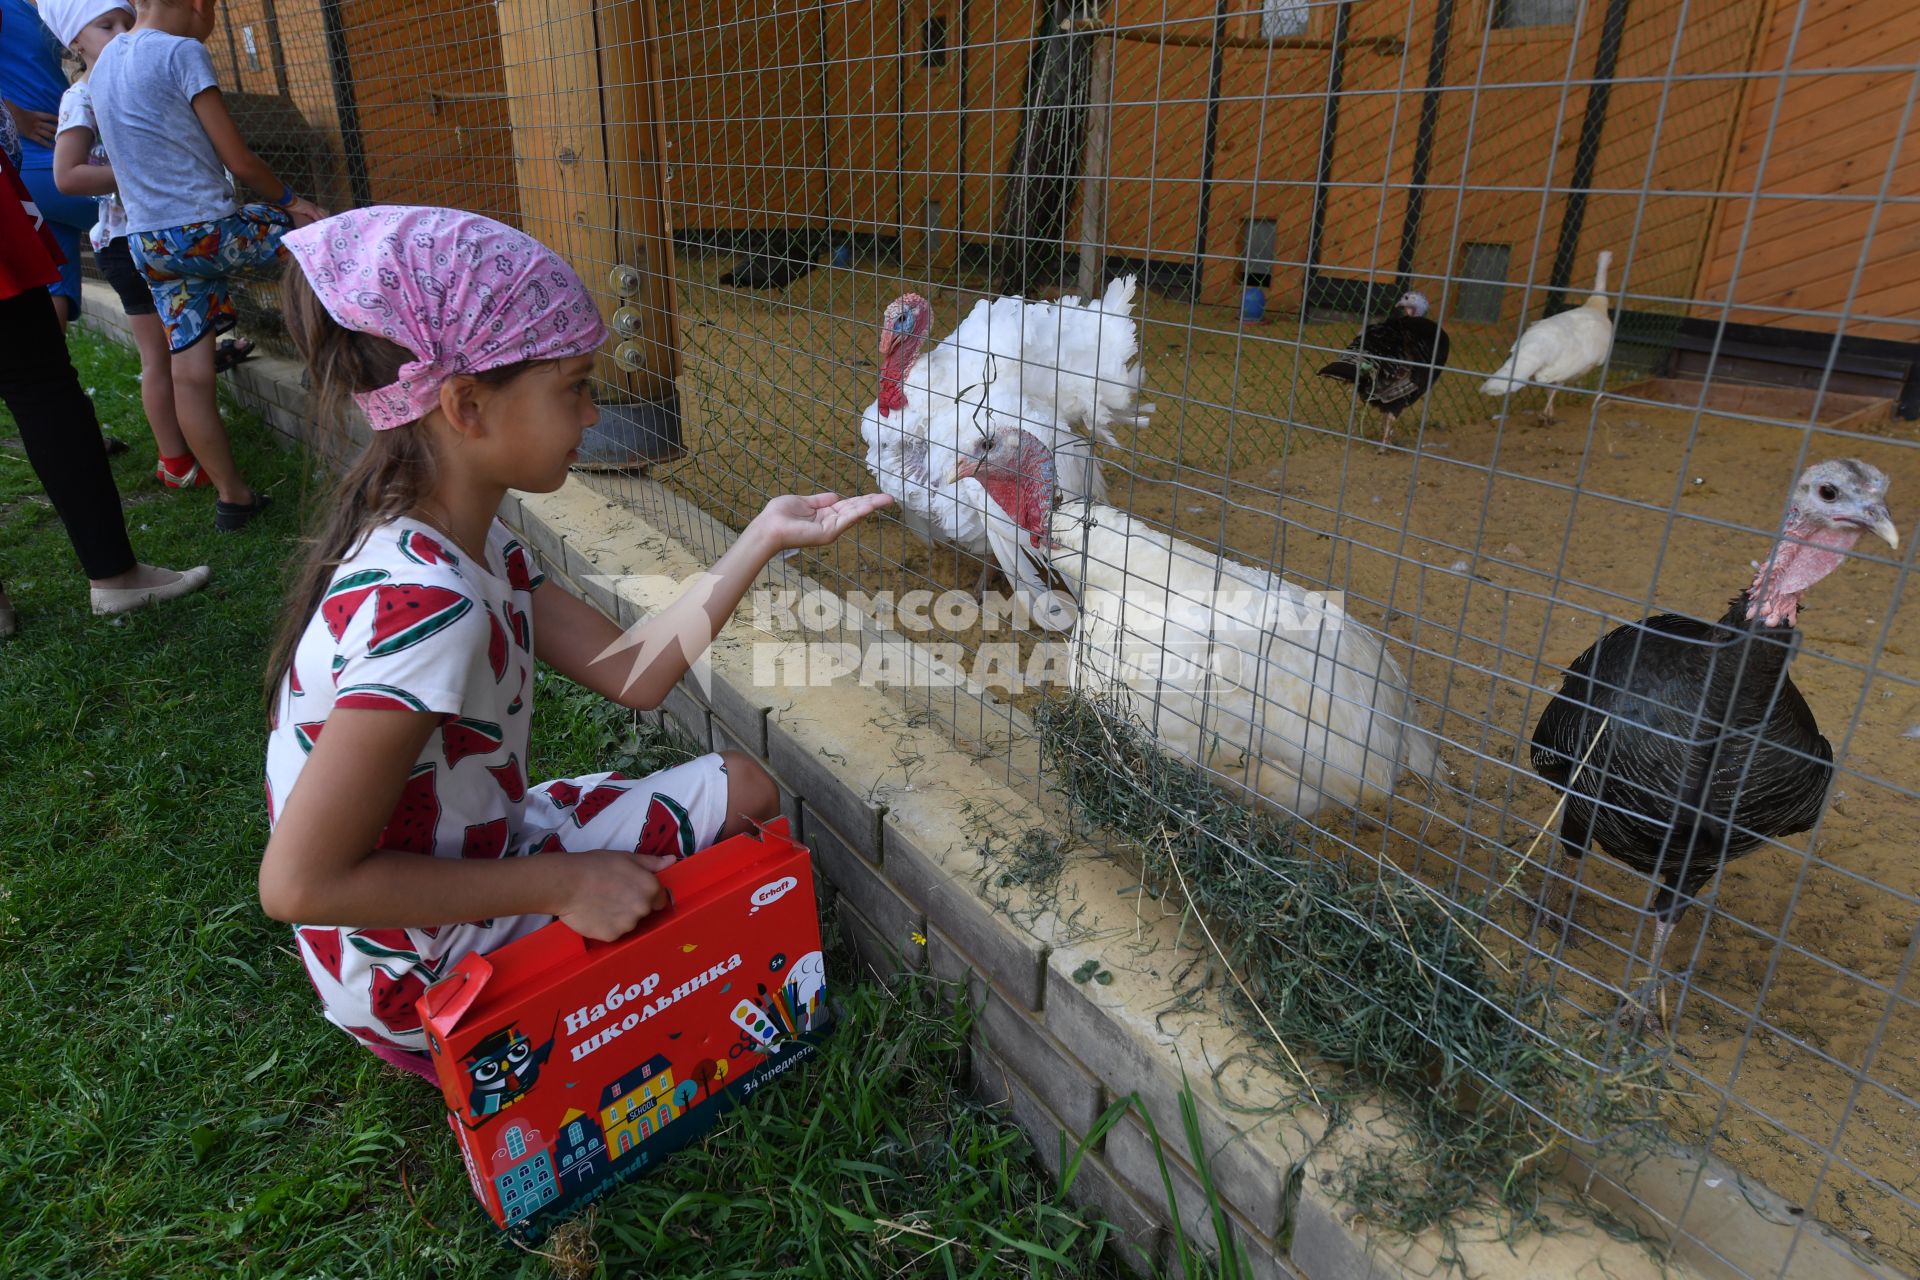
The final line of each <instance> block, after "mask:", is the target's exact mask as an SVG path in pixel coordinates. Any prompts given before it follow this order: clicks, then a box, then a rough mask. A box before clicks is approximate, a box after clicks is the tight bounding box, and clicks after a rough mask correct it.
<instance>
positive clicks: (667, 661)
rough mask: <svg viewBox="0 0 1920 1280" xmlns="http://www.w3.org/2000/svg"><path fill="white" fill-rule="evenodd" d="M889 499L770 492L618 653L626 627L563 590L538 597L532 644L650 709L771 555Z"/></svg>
mask: <svg viewBox="0 0 1920 1280" xmlns="http://www.w3.org/2000/svg"><path fill="white" fill-rule="evenodd" d="M891 501H893V500H892V499H891V498H889V497H887V495H885V494H883V493H870V494H864V495H862V496H860V497H855V498H842V497H840V495H838V494H834V493H819V494H813V495H811V496H809V497H799V496H796V495H788V496H786V497H780V498H775V499H773V501H771V502H769V503H768V504H767V506H766V510H764V511H762V512H761V513H760V514H759V515H758V516H756V517H754V519H753V522H752V523H750V524H749V525H748V526H747V527H746V530H745V531H744V532H743V533H742V534H741V535H740V536H739V537H738V538H737V539H735V540H734V544H733V546H731V547H730V548H728V549H727V552H726V554H725V555H723V556H721V557H720V559H719V560H718V561H717V562H716V563H715V564H714V566H713V568H711V569H709V570H707V571H706V572H705V573H703V574H701V575H700V576H699V577H698V578H696V579H694V580H693V582H692V583H691V584H690V585H689V586H688V587H687V589H686V590H685V591H683V592H681V594H680V597H679V599H677V600H675V601H674V602H673V603H672V604H670V605H668V606H667V607H666V608H665V609H663V610H661V611H660V612H659V613H658V614H656V615H655V616H654V617H652V618H649V619H647V620H646V621H645V622H643V623H641V624H640V625H639V626H637V627H635V628H634V629H633V634H631V635H630V636H628V637H627V641H628V643H626V644H624V645H622V646H620V648H619V649H618V650H617V651H615V652H613V653H607V652H606V650H607V649H608V647H609V646H610V645H612V644H613V643H614V642H615V641H617V640H619V639H620V638H621V632H620V628H619V627H617V626H615V625H614V624H613V623H612V622H609V621H608V620H607V619H606V617H605V616H604V615H602V614H601V613H600V611H599V610H597V609H594V608H593V607H591V606H590V605H586V604H583V603H581V602H580V601H578V600H576V599H574V598H573V597H572V596H570V595H568V594H567V593H566V592H565V591H563V590H561V589H559V588H557V587H547V586H543V587H541V588H540V589H539V590H538V591H536V592H534V595H533V611H534V650H535V652H536V653H537V654H538V656H539V658H540V660H541V661H542V662H545V663H547V664H548V665H549V666H551V667H553V668H554V669H555V670H557V671H559V672H560V673H561V674H562V675H564V676H567V677H568V678H569V679H572V680H576V681H578V682H579V683H581V684H583V685H585V686H587V688H589V689H592V690H593V691H594V692H595V693H598V694H600V695H601V696H602V697H605V698H609V699H611V700H613V701H614V702H617V703H619V704H620V705H621V706H624V707H632V708H634V709H635V710H638V711H648V710H651V709H653V708H654V707H657V706H659V705H660V703H661V700H662V699H664V698H665V697H666V696H667V691H668V690H669V689H671V688H673V686H674V685H675V684H677V683H678V682H679V680H680V678H681V677H682V676H684V675H686V674H687V670H688V669H689V668H690V667H692V665H693V663H694V661H695V660H696V659H697V658H699V656H700V654H701V653H702V652H703V651H704V650H705V649H706V647H707V646H708V645H709V644H711V643H712V642H713V638H714V637H715V636H716V635H719V634H720V628H722V627H724V626H726V625H727V619H728V618H731V617H732V616H733V611H734V610H735V609H736V608H738V607H739V605H740V601H741V599H742V598H743V597H744V596H745V595H746V594H747V590H748V588H749V587H751V586H752V585H753V580H754V579H755V578H756V577H758V576H759V574H760V571H761V570H762V569H764V568H766V565H767V561H769V560H771V559H772V558H773V557H774V556H775V555H778V554H779V553H780V552H782V551H785V550H787V549H789V548H792V547H815V546H822V545H824V544H826V543H829V542H832V541H833V540H834V539H835V538H837V537H839V536H840V535H841V534H842V533H844V532H846V530H847V529H849V528H850V527H852V526H853V525H854V524H855V523H856V522H858V521H859V520H861V519H863V518H864V517H866V516H867V515H868V514H870V513H871V512H874V511H878V510H879V509H880V508H882V507H884V506H886V505H887V504H888V503H889V502H891ZM602 654H605V656H604V657H603V656H601V655H602Z"/></svg>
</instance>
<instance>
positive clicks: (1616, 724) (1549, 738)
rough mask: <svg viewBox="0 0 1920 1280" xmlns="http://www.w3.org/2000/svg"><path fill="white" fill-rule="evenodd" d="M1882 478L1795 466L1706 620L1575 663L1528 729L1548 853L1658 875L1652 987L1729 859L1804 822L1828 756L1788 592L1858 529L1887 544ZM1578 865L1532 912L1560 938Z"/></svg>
mask: <svg viewBox="0 0 1920 1280" xmlns="http://www.w3.org/2000/svg"><path fill="white" fill-rule="evenodd" d="M1886 493H1887V478H1886V476H1884V475H1882V474H1881V473H1880V472H1879V471H1878V470H1876V469H1875V468H1873V467H1870V466H1868V465H1867V464H1866V463H1864V462H1859V461H1855V460H1853V459H1848V458H1843V459H1839V460H1837V461H1830V462H1821V463H1816V464H1815V465H1813V466H1811V467H1809V468H1807V469H1806V471H1804V472H1803V473H1802V474H1801V476H1800V480H1799V483H1798V484H1797V485H1796V486H1795V487H1794V492H1793V501H1792V505H1791V506H1790V507H1789V508H1788V511H1787V517H1786V524H1785V529H1784V534H1783V536H1782V538H1781V540H1780V542H1779V543H1778V545H1776V546H1775V547H1774V549H1773V552H1772V554H1771V555H1769V556H1768V558H1767V560H1766V561H1765V562H1764V563H1763V564H1761V566H1760V568H1759V572H1758V573H1757V574H1756V575H1755V576H1754V579H1753V582H1752V584H1751V585H1750V586H1748V587H1747V589H1746V590H1745V591H1742V592H1741V593H1740V595H1739V596H1738V597H1737V598H1736V599H1735V600H1734V601H1733V603H1732V605H1731V606H1730V607H1729V608H1728V609H1727V612H1726V613H1725V614H1724V615H1723V616H1722V617H1721V618H1720V620H1719V621H1718V622H1703V621H1701V620H1700V619H1698V618H1689V617H1684V616H1681V615H1679V614H1671V613H1667V614H1661V615H1659V616H1658V617H1653V618H1649V619H1647V620H1646V621H1645V622H1642V623H1639V624H1637V625H1627V626H1620V627H1616V628H1614V629H1613V630H1612V631H1610V632H1608V633H1607V634H1606V635H1605V636H1604V637H1602V638H1601V640H1600V641H1599V643H1597V644H1595V645H1594V646H1593V647H1592V648H1590V649H1588V650H1587V651H1586V652H1585V653H1583V654H1581V655H1580V656H1579V657H1578V658H1577V659H1575V660H1574V663H1573V666H1572V667H1570V668H1569V669H1568V671H1567V676H1566V679H1565V681H1564V682H1563V683H1562V684H1561V686H1560V693H1559V695H1558V696H1557V697H1555V698H1554V700H1553V703H1552V705H1550V706H1548V708H1547V709H1546V711H1545V713H1543V714H1542V715H1541V717H1540V722H1539V723H1538V724H1536V725H1535V726H1534V729H1533V767H1534V769H1535V770H1537V771H1538V772H1539V774H1540V775H1541V776H1542V777H1543V778H1545V779H1546V780H1547V781H1548V782H1551V783H1553V784H1554V786H1556V787H1558V788H1560V789H1562V790H1563V791H1564V792H1565V808H1564V811H1563V813H1562V815H1561V819H1560V847H1561V850H1562V852H1563V853H1565V855H1566V856H1567V857H1568V858H1570V859H1575V860H1577V859H1579V858H1580V857H1581V856H1582V855H1583V854H1585V853H1586V852H1587V851H1588V850H1589V849H1590V848H1593V847H1594V846H1596V845H1597V846H1599V847H1600V848H1601V849H1602V850H1604V851H1605V852H1606V853H1608V854H1609V855H1611V856H1612V857H1614V858H1616V859H1618V860H1619V861H1621V862H1624V863H1626V864H1627V865H1628V866H1630V867H1632V868H1634V869H1635V870H1637V871H1640V872H1642V873H1644V874H1646V875H1647V876H1649V877H1657V878H1658V879H1659V881H1660V882H1661V883H1660V887H1659V889H1658V892H1657V893H1656V895H1655V898H1654V902H1653V914H1654V935H1653V938H1654V941H1653V947H1654V957H1653V970H1654V978H1655V983H1654V984H1650V985H1657V983H1658V981H1659V974H1660V954H1661V951H1662V949H1663V948H1664V947H1665V946H1666V942H1667V937H1668V935H1669V934H1670V933H1671V932H1672V930H1673V924H1674V921H1676V920H1677V919H1679V917H1680V915H1681V914H1682V913H1683V912H1684V911H1685V910H1686V909H1687V907H1688V906H1689V905H1691V903H1692V901H1693V898H1694V896H1695V895H1696V894H1697V893H1698V892H1699V891H1700V889H1701V887H1702V886H1703V885H1705V884H1706V883H1707V881H1709V880H1711V879H1713V877H1714V875H1715V873H1716V872H1718V871H1719V870H1720V868H1721V867H1722V866H1723V865H1724V864H1725V863H1726V862H1727V861H1728V860H1729V859H1732V858H1737V857H1739V856H1741V855H1742V854H1745V853H1749V852H1751V851H1752V850H1754V849H1756V848H1758V847H1760V845H1762V844H1764V843H1766V842H1767V841H1769V840H1774V839H1778V838H1780V837H1782V836H1790V835H1795V834H1797V833H1799V832H1802V831H1806V830H1808V829H1809V828H1811V827H1812V826H1813V824H1814V822H1815V821H1816V820H1817V819H1818V818H1819V816H1820V810H1821V808H1822V806H1823V805H1824V804H1825V803H1826V796H1827V784H1828V783H1829V782H1830V781H1831V780H1832V777H1833V748H1832V747H1831V746H1830V745H1829V744H1828V743H1827V740H1826V739H1825V738H1824V737H1822V736H1821V734H1820V726H1819V725H1818V724H1817V723H1816V722H1815V721H1814V717H1813V712H1812V710H1811V709H1809V708H1808V706H1807V701H1806V699H1805V698H1803V697H1801V696H1800V690H1799V689H1797V688H1795V687H1794V683H1793V677H1792V676H1791V675H1790V674H1789V673H1788V671H1787V666H1788V662H1789V661H1790V659H1791V658H1792V656H1793V651H1794V649H1795V648H1796V646H1797V644H1798V642H1799V634H1800V633H1799V632H1798V631H1796V630H1795V629H1794V626H1795V622H1796V620H1797V617H1798V613H1799V607H1800V596H1801V594H1802V593H1803V592H1805V591H1806V590H1807V588H1809V587H1811V586H1812V585H1813V584H1814V583H1816V582H1818V581H1819V580H1820V579H1821V578H1823V577H1825V576H1826V575H1827V574H1828V573H1831V572H1832V571H1833V569H1834V568H1835V567H1836V566H1838V565H1839V564H1840V562H1841V561H1842V560H1843V559H1845V558H1846V553H1847V552H1848V551H1849V550H1851V549H1852V547H1853V544H1854V543H1855V542H1856V541H1858V540H1859V538H1860V535H1861V534H1862V533H1874V534H1877V535H1878V536H1880V537H1881V538H1884V539H1885V540H1886V541H1887V543H1888V545H1890V546H1893V547H1895V548H1898V546H1899V544H1900V536H1899V533H1898V531H1897V530H1896V529H1895V528H1894V525H1893V519H1892V517H1891V516H1889V515H1888V514H1887V506H1886V502H1885V498H1886ZM1577 875H1578V865H1577V861H1576V863H1575V864H1574V867H1573V868H1572V869H1569V870H1568V871H1567V872H1566V873H1565V875H1564V876H1561V875H1549V876H1548V877H1547V884H1546V885H1545V886H1543V888H1542V893H1541V905H1542V907H1543V908H1545V909H1546V910H1547V911H1549V912H1550V913H1551V914H1550V917H1549V919H1550V920H1551V922H1552V924H1553V925H1554V927H1555V928H1556V929H1559V930H1562V931H1564V930H1565V928H1566V925H1567V918H1566V916H1567V906H1568V899H1569V897H1570V895H1571V891H1572V882H1573V880H1574V879H1575V878H1576V877H1577Z"/></svg>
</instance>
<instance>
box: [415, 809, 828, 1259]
mask: <svg viewBox="0 0 1920 1280" xmlns="http://www.w3.org/2000/svg"><path fill="white" fill-rule="evenodd" d="M660 883H661V884H662V885H663V886H665V888H666V890H667V892H668V894H669V896H670V897H671V903H670V905H669V906H668V907H667V908H666V909H664V910H662V911H659V912H656V913H655V914H653V915H651V916H649V917H648V918H647V919H646V920H644V921H642V922H641V924H640V926H639V928H637V929H635V930H634V931H633V932H632V933H630V934H628V935H627V936H626V937H624V938H621V939H620V940H619V941H617V942H590V941H588V940H587V939H585V938H583V937H581V936H580V935H579V934H577V933H575V932H574V931H573V930H572V929H569V928H568V927H567V926H565V925H563V924H559V923H557V922H556V923H554V924H550V925H548V926H547V927H545V928H544V929H541V930H539V931H538V932H536V933H533V934H531V935H529V936H527V937H525V938H521V939H520V940H518V941H516V942H512V943H509V944H507V945H506V946H504V947H501V948H500V949H499V950H497V951H493V952H491V953H489V954H487V955H479V954H474V955H470V956H467V957H466V958H465V959H463V960H461V961H459V962H458V963H457V964H455V965H454V967H453V968H452V970H451V971H449V973H448V974H447V976H446V977H445V978H443V979H441V980H440V981H439V982H437V983H435V984H434V985H433V986H432V987H429V988H428V989H427V991H426V993H425V994H424V995H422V996H421V997H420V1001H419V1007H420V1016H421V1020H422V1022H423V1023H424V1024H425V1026H426V1029H427V1044H428V1048H429V1050H430V1051H431V1053H432V1056H433V1063H434V1069H435V1070H436V1071H437V1072H438V1074H439V1078H440V1091H441V1093H442V1095H444V1097H445V1099H446V1103H447V1112H448V1114H447V1122H448V1123H449V1124H450V1125H451V1126H452V1128H453V1133H454V1137H455V1138H457V1139H458V1140H459V1143H460V1154H461V1156H462V1158H463V1159H464V1160H465V1161H466V1166H467V1176H468V1178H469V1179H470V1180H471V1181H472V1183H473V1193H474V1195H476V1196H478V1197H479V1199H480V1203H481V1204H482V1205H483V1206H484V1207H485V1208H486V1211H487V1213H488V1214H489V1215H490V1216H491V1217H492V1218H493V1220H494V1222H495V1223H496V1224H498V1225H499V1226H500V1227H502V1228H503V1229H505V1230H506V1231H507V1232H508V1233H509V1234H511V1235H512V1236H514V1237H515V1238H517V1239H520V1240H522V1241H525V1242H528V1243H533V1242H536V1241H538V1240H539V1239H540V1238H541V1237H542V1236H543V1235H545V1234H546V1231H547V1230H548V1228H550V1227H551V1226H553V1225H554V1224H555V1223H557V1222H559V1221H560V1220H561V1219H562V1218H565V1217H566V1216H568V1215H569V1214H571V1213H573V1212H574V1211H576V1210H578V1209H580V1208H582V1207H584V1206H586V1205H587V1204H590V1203H592V1202H593V1201H594V1200H596V1199H598V1198H599V1197H601V1196H603V1195H605V1194H606V1193H607V1192H609V1191H611V1190H612V1189H613V1188H615V1187H617V1186H618V1185H620V1184H621V1183H623V1182H625V1181H627V1180H629V1179H631V1178H633V1177H635V1176H637V1175H639V1174H641V1173H644V1172H647V1171H650V1170H652V1169H653V1168H655V1167H656V1166H658V1165H659V1164H660V1162H661V1161H662V1160H664V1159H666V1157H667V1156H669V1155H671V1154H672V1153H673V1152H675V1151H677V1150H679V1149H680V1148H681V1147H684V1146H686V1145H687V1144H688V1143H689V1142H693V1141H695V1140H697V1139H698V1138H700V1137H701V1135H703V1134H704V1133H706V1132H707V1130H708V1129H710V1128H712V1127H713V1123H714V1121H715V1120H716V1119H717V1118H718V1117H719V1116H721V1115H723V1114H724V1113H725V1112H727V1111H728V1110H730V1109H732V1107H733V1106H734V1105H736V1104H737V1103H738V1102H740V1101H742V1100H743V1099H745V1098H747V1097H748V1096H750V1095H751V1094H752V1093H753V1092H754V1091H755V1090H757V1089H758V1088H759V1087H760V1086H761V1085H763V1084H765V1083H767V1082H768V1081H769V1080H771V1079H773V1078H774V1077H775V1076H778V1075H780V1074H781V1073H782V1072H785V1071H786V1070H788V1069H789V1068H791V1067H792V1066H793V1065H794V1064H795V1063H798V1062H800V1061H802V1060H804V1059H806V1058H807V1057H809V1056H811V1055H812V1053H813V1052H814V1046H815V1045H816V1044H817V1043H818V1042H819V1040H820V1039H821V1038H822V1037H823V1036H824V1035H825V1034H826V1032H827V1031H828V1030H829V1027H830V1024H829V1019H828V1016H827V1010H826V965H825V961H824V959H823V957H822V956H821V953H820V915H819V911H818V909H817V908H816V906H815V901H814V891H813V870H812V864H811V861H810V859H809V858H808V856H807V851H806V850H805V849H804V848H802V847H801V846H800V845H798V844H795V843H794V842H793V840H792V839H791V838H789V836H788V828H787V823H786V820H785V819H780V820H778V821H775V822H773V823H770V824H768V825H767V826H766V827H765V828H763V829H762V830H761V832H760V833H759V834H757V835H743V836H736V837H734V838H733V839H731V840H726V841H723V842H721V843H720V844H718V845H715V846H714V847H713V848H711V849H707V850H704V851H702V852H700V853H697V854H695V855H694V856H692V857H691V858H688V859H687V860H686V861H684V862H680V863H676V864H675V865H674V866H672V867H669V868H667V870H665V871H664V872H662V873H661V874H660Z"/></svg>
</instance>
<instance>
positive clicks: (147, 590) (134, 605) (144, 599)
mask: <svg viewBox="0 0 1920 1280" xmlns="http://www.w3.org/2000/svg"><path fill="white" fill-rule="evenodd" d="M142 567H143V568H153V567H154V566H151V565H144V566H142ZM160 572H163V573H171V574H173V581H171V582H163V583H160V584H158V585H157V586H150V587H95V588H93V611H94V612H95V613H96V614H99V615H101V616H103V617H104V616H106V615H108V614H114V613H131V612H132V611H133V610H135V609H140V608H144V607H145V606H147V605H150V604H157V603H159V602H160V601H162V600H172V599H175V598H177V597H179V596H186V595H192V594H193V593H194V592H196V591H198V590H199V589H200V588H202V587H204V586H206V585H207V582H208V580H209V579H211V578H212V577H213V570H212V569H209V568H208V567H207V566H206V565H204V564H203V565H197V566H195V567H194V568H191V569H180V570H174V569H163V570H160Z"/></svg>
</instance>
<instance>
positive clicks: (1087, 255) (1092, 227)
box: [1080, 30, 1113, 301]
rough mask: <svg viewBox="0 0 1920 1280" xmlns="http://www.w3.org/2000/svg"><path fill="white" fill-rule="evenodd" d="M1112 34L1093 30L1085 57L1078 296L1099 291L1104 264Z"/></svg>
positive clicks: (1105, 260) (1111, 115)
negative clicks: (1084, 128) (1085, 126)
mask: <svg viewBox="0 0 1920 1280" xmlns="http://www.w3.org/2000/svg"><path fill="white" fill-rule="evenodd" d="M1112 83H1113V37H1112V35H1111V34H1109V33H1108V32H1106V31H1101V30H1096V31H1095V32H1094V33H1093V46H1092V48H1091V49H1089V50H1088V58H1087V141H1086V153H1085V154H1086V159H1085V161H1084V163H1083V164H1082V165H1081V177H1080V297H1081V299H1082V300H1083V301H1084V300H1091V299H1093V298H1096V297H1098V296H1099V294H1100V285H1101V283H1102V280H1101V277H1102V276H1103V275H1105V274H1106V266H1107V144H1108V140H1109V138H1110V136H1111V128H1112V123H1113V103H1112V96H1113V95H1112V93H1111V86H1112Z"/></svg>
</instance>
